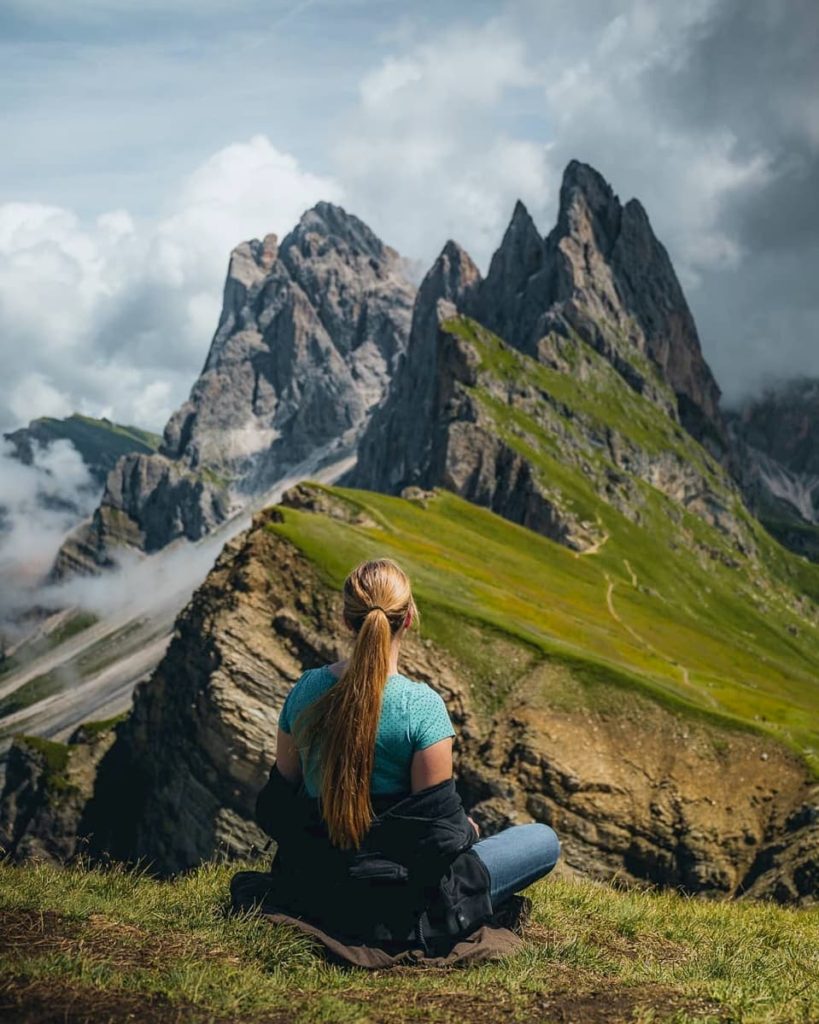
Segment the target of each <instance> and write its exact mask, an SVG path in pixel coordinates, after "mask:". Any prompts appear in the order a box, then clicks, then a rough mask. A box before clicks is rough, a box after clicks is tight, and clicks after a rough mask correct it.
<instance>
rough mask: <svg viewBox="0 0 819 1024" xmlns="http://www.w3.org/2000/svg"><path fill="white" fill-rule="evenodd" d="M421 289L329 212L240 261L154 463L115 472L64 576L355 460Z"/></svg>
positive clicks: (384, 249) (395, 259) (239, 251)
mask: <svg viewBox="0 0 819 1024" xmlns="http://www.w3.org/2000/svg"><path fill="white" fill-rule="evenodd" d="M414 294H415V289H414V287H413V286H412V285H411V284H410V283H409V282H408V280H407V279H406V278H405V277H404V275H403V262H402V260H401V258H400V257H399V256H398V254H397V253H396V252H395V250H393V249H391V248H390V247H389V246H387V245H384V243H383V242H381V241H380V240H379V239H378V238H377V237H376V236H375V235H374V234H373V233H372V231H370V229H369V228H368V227H367V226H366V225H365V224H363V223H362V222H361V221H360V220H359V219H358V218H356V217H354V216H351V215H350V214H347V213H346V212H345V211H344V210H342V209H341V208H340V207H337V206H332V205H331V204H329V203H319V204H318V205H317V206H316V207H314V208H313V209H312V210H309V211H308V212H307V213H306V214H305V215H304V216H303V217H302V219H301V221H300V222H299V224H298V225H297V226H296V228H295V229H294V230H293V231H292V232H291V233H290V234H289V235H288V236H287V237H286V238H285V239H284V241H283V242H282V243H281V245H278V243H277V239H276V237H275V235H268V236H267V237H266V238H265V239H264V240H263V241H258V240H255V239H254V240H253V241H250V242H244V243H242V244H241V245H239V246H238V247H237V248H236V249H235V250H234V251H233V253H232V255H231V259H230V266H229V270H228V275H227V280H226V283H225V289H224V301H223V308H222V314H221V317H220V320H219V325H218V327H217V330H216V333H215V336H214V338H213V342H212V344H211V348H210V352H209V354H208V358H207V361H206V363H205V366H204V369H203V371H202V373H201V375H200V377H199V379H198V380H197V381H196V383H195V384H194V386H193V389H192V391H191V395H190V398H189V399H188V401H187V402H186V403H185V404H184V405H183V406H182V407H181V408H180V409H179V410H178V411H177V412H176V413H175V414H174V415H173V416H172V417H171V419H170V421H169V422H168V425H167V426H166V428H165V432H164V438H163V441H162V445H161V447H160V451H159V453H158V454H156V455H151V456H142V455H134V456H130V457H126V458H125V459H122V460H121V461H120V462H118V463H117V465H116V467H115V468H114V469H113V470H112V472H111V474H110V475H109V477H108V480H107V483H106V489H105V493H104V495H103V498H102V501H101V503H100V506H99V508H98V509H97V512H96V513H95V515H94V517H93V520H92V522H91V524H90V525H88V526H85V527H83V528H82V529H81V530H79V531H77V533H75V535H74V536H73V537H72V538H71V539H70V540H69V541H68V542H67V543H66V545H65V546H64V548H63V551H62V552H61V555H60V557H59V559H58V562H57V566H56V572H57V574H58V575H60V574H62V573H65V572H73V571H77V570H83V569H85V570H86V571H93V570H94V569H95V568H97V567H99V566H102V565H106V564H108V563H109V562H110V560H111V555H112V552H113V551H115V550H116V548H117V547H118V546H122V545H125V546H132V547H136V548H139V549H141V550H143V551H147V552H151V551H156V550H158V549H159V548H161V547H164V546H165V545H167V544H169V543H171V542H172V541H174V540H176V539H178V538H182V537H184V538H187V539H188V540H196V539H198V538H200V537H201V536H202V535H203V534H204V533H206V532H208V531H209V530H210V529H212V528H213V526H214V525H215V524H217V523H219V522H220V521H222V520H223V519H224V518H225V517H226V516H227V515H228V514H229V512H230V511H231V510H232V509H235V508H238V507H241V505H242V504H243V503H244V502H245V501H246V500H247V499H248V497H249V496H253V495H256V494H260V493H263V492H264V491H266V490H267V489H269V488H270V487H271V486H272V484H273V483H274V482H275V481H276V480H278V479H279V478H281V477H282V476H283V475H284V474H285V473H286V472H287V471H288V470H290V469H292V468H293V467H295V466H297V465H299V464H302V463H305V461H306V460H307V461H308V464H309V465H310V466H312V467H315V466H317V465H319V464H320V463H321V460H322V459H325V460H326V459H330V458H334V457H335V458H339V457H341V456H343V455H344V454H345V453H346V452H350V451H352V450H354V447H355V443H356V441H357V439H358V435H359V433H360V432H361V430H362V429H363V427H364V425H365V424H366V422H367V419H368V417H369V415H370V412H371V410H372V408H373V407H374V406H375V405H376V404H377V403H378V402H379V401H380V400H381V399H382V398H383V395H384V393H385V390H386V386H387V383H388V381H389V379H390V377H391V375H392V373H393V372H394V370H395V367H396V365H397V363H398V361H399V359H400V357H401V355H402V353H403V351H404V349H405V347H406V340H407V335H408V332H409V323H410V311H411V306H412V301H413V298H414Z"/></svg>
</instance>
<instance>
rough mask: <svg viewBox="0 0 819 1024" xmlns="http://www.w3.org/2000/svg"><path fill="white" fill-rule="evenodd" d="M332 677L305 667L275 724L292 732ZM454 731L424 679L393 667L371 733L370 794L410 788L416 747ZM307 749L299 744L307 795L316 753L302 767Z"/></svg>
mask: <svg viewBox="0 0 819 1024" xmlns="http://www.w3.org/2000/svg"><path fill="white" fill-rule="evenodd" d="M334 682H336V677H335V676H334V675H333V673H332V672H331V671H330V668H329V666H328V665H324V666H322V667H321V668H312V669H308V670H307V671H306V672H304V673H303V674H302V676H301V677H300V678H299V679H298V680H297V681H296V683H295V685H294V686H293V689H292V690H291V691H290V693H288V695H287V697H286V699H285V702H284V704H283V705H282V709H281V712H280V713H279V728H280V729H281V730H282V731H283V732H286V733H291V732H292V725H293V722H294V721H295V718H296V716H297V715H298V714H299V712H300V711H302V710H303V709H304V708H306V707H307V706H308V705H309V704H312V703H313V701H314V700H317V699H318V697H320V696H321V694H322V693H324V691H325V690H327V689H329V688H330V687H331V686H332V685H333V683H334ZM454 735H455V730H454V729H453V728H452V722H451V720H450V717H449V712H448V711H447V708H446V704H445V703H444V700H443V698H442V697H441V695H440V694H439V693H437V692H436V691H435V690H433V689H432V687H431V686H429V685H428V684H427V683H416V682H414V681H413V680H412V679H408V678H407V677H406V676H404V675H401V673H400V672H396V673H394V674H393V675H391V676H388V678H387V684H386V686H385V687H384V696H383V699H382V703H381V717H380V718H379V720H378V731H377V732H376V737H375V757H374V763H373V775H372V780H371V782H370V792H372V793H409V791H410V763H411V761H412V755H413V754H414V753H415V751H416V750H423V749H424V747H429V746H431V745H432V744H433V743H437V742H438V741H439V740H442V739H444V738H445V737H447V736H454ZM305 754H306V751H305V750H302V749H300V750H299V756H300V759H301V766H302V774H303V776H304V785H305V789H306V790H307V792H308V793H309V794H310V796H316V795H317V794H318V785H317V780H318V773H317V771H316V767H317V766H316V763H315V758H314V757H313V756H312V755H311V757H310V764H309V766H308V767H307V768H305Z"/></svg>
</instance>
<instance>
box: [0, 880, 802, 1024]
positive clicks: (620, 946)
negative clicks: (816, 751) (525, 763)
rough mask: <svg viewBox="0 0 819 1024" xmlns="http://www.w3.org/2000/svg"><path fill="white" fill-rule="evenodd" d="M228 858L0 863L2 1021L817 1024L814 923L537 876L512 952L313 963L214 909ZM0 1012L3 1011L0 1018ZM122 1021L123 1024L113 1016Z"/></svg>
mask: <svg viewBox="0 0 819 1024" xmlns="http://www.w3.org/2000/svg"><path fill="white" fill-rule="evenodd" d="M234 870H236V865H229V864H206V865H204V866H203V867H201V868H199V869H198V870H197V871H195V872H193V873H191V874H189V875H187V876H184V877H180V878H177V879H176V880H173V881H157V880H154V879H151V878H149V877H148V876H146V875H145V874H142V873H139V872H134V871H129V870H125V869H121V868H113V869H87V868H85V867H83V866H75V867H70V868H55V867H51V866H40V865H34V866H27V867H13V866H10V865H5V864H0V1016H2V1017H3V1019H14V1020H16V1021H29V1020H30V1021H43V1020H55V1021H56V1020H60V1021H66V1022H68V1021H80V1020H94V1021H96V1020H106V1021H109V1020H110V1021H114V1020H124V1019H138V1020H161V1021H165V1020H168V1021H170V1020H173V1021H179V1020H186V1021H188V1020H190V1021H234V1022H236V1021H248V1022H250V1021H254V1022H262V1021H268V1022H270V1021H275V1022H279V1021H281V1022H284V1021H288V1022H289V1021H293V1022H297V1024H314V1022H321V1021H328V1022H329V1021H339V1022H350V1024H352V1022H356V1024H358V1022H360V1024H364V1022H376V1021H377V1022H396V1024H397V1022H404V1021H442V1022H448V1021H453V1022H454V1021H458V1022H472V1021H479V1022H483V1021H486V1022H489V1021H539V1022H548V1021H564V1022H565V1021H583V1022H587V1021H588V1022H596V1021H632V1022H644V1024H647V1022H649V1021H655V1022H656V1021H675V1022H677V1024H682V1022H685V1021H745V1022H751V1021H759V1022H762V1021H764V1022H780V1021H782V1022H784V1021H793V1022H797V1021H799V1022H806V1021H816V1020H819V916H817V914H816V913H815V912H810V911H804V910H803V911H800V910H790V909H783V908H780V907H777V906H774V905H771V904H763V903H723V902H719V903H717V902H706V901H702V900H697V899H693V898H683V897H680V896H678V895H675V894H673V893H648V892H639V891H634V890H632V891H623V890H617V889H613V888H609V887H605V886H602V885H598V884H595V883H592V882H578V881H569V880H565V879H560V878H556V877H555V878H550V879H545V880H543V881H541V882H538V883H536V884H535V885H533V886H530V888H529V889H528V890H527V894H528V895H529V896H531V897H532V899H533V902H534V912H533V917H532V920H531V922H530V924H529V925H528V926H527V931H526V933H525V935H524V937H525V940H526V943H525V948H524V949H523V950H521V951H520V952H518V953H516V954H514V955H513V956H510V957H507V958H506V959H505V960H503V961H498V962H495V963H489V964H483V965H479V966H473V967H469V968H454V969H449V970H441V969H428V968H417V967H415V968H413V967H402V968H399V969H396V970H392V971H386V970H385V971H377V972H367V971H363V970H359V969H348V968H340V967H336V966H331V965H329V964H327V963H326V962H325V961H324V960H323V958H322V957H321V955H320V953H318V952H317V951H316V947H315V946H314V945H313V944H312V940H309V939H307V938H305V937H304V936H302V935H301V934H300V933H298V932H296V930H295V929H292V928H290V927H288V926H286V925H270V924H268V923H266V922H265V921H264V920H263V919H261V918H259V917H257V916H255V915H253V914H245V915H241V916H234V917H231V916H226V915H225V908H226V904H227V890H228V881H229V878H230V876H231V874H232V873H233V871H234ZM6 1015H8V1017H7V1016H6ZM129 1015H130V1016H129Z"/></svg>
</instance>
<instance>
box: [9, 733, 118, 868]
mask: <svg viewBox="0 0 819 1024" xmlns="http://www.w3.org/2000/svg"><path fill="white" fill-rule="evenodd" d="M114 736H115V733H114V728H113V722H110V723H97V724H96V725H95V726H94V727H92V728H87V727H83V726H80V728H79V729H77V730H76V731H75V732H74V734H73V735H72V736H71V738H70V740H69V742H68V743H67V744H65V743H53V742H51V741H49V740H42V739H39V738H37V737H33V736H23V737H18V738H17V739H16V740H15V741H14V743H13V744H12V746H11V748H10V749H9V755H8V762H7V765H6V777H5V782H4V785H3V790H2V792H1V793H0V850H1V851H2V852H3V853H4V854H5V855H6V856H8V857H10V858H11V859H12V860H16V861H24V860H46V861H60V862H62V861H65V860H68V859H70V858H71V857H73V856H74V855H75V854H77V853H79V852H81V851H82V850H84V849H85V843H84V842H83V839H82V836H83V834H84V829H83V827H82V825H81V821H82V817H83V814H84V812H85V807H86V805H87V803H88V801H89V799H90V798H91V795H92V794H93V792H94V782H95V778H96V771H97V765H98V764H99V762H100V760H101V759H102V758H103V756H104V755H105V753H106V752H107V751H108V750H110V748H111V746H112V744H113V742H114Z"/></svg>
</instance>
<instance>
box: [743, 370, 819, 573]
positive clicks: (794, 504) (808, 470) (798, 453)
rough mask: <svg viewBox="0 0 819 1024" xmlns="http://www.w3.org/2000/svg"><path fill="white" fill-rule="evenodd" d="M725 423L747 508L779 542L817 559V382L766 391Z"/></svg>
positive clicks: (818, 487)
mask: <svg viewBox="0 0 819 1024" xmlns="http://www.w3.org/2000/svg"><path fill="white" fill-rule="evenodd" d="M726 419H727V422H728V428H729V431H730V436H731V439H732V442H733V447H734V452H735V461H736V464H737V478H738V480H739V482H740V484H741V486H742V489H743V491H744V493H745V496H746V500H747V502H748V505H749V507H750V508H751V509H752V510H753V511H754V513H755V514H756V515H757V516H758V518H759V519H760V520H761V522H762V523H763V524H764V525H765V526H766V527H767V529H768V530H769V531H770V532H771V533H772V534H773V535H774V536H775V537H776V538H777V539H778V540H779V541H780V542H781V543H782V544H784V545H785V546H786V547H789V548H791V549H792V550H794V551H797V552H798V553H799V554H803V555H806V556H807V557H808V558H811V559H813V560H814V561H819V381H816V380H809V379H800V380H794V381H790V382H789V383H787V384H785V385H784V386H781V387H778V388H769V389H767V390H766V391H765V392H764V393H763V394H761V395H759V396H757V397H755V398H749V399H747V400H746V401H745V402H744V403H743V404H742V405H741V406H739V407H738V408H736V409H732V410H730V411H728V412H727V413H726Z"/></svg>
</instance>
